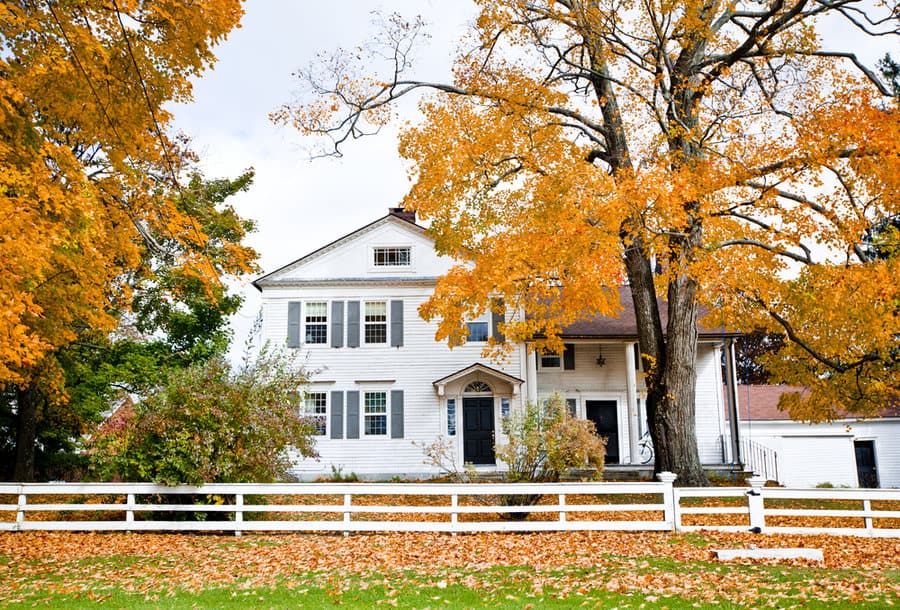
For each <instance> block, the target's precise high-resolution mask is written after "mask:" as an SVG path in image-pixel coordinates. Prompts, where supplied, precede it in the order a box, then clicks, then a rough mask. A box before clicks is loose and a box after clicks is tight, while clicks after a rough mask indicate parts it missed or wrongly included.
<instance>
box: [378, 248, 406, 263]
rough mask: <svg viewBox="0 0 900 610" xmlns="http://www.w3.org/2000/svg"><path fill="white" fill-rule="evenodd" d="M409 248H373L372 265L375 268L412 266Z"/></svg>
mask: <svg viewBox="0 0 900 610" xmlns="http://www.w3.org/2000/svg"><path fill="white" fill-rule="evenodd" d="M411 250H412V248H410V247H409V246H405V247H400V248H396V247H390V248H382V247H379V248H375V249H374V263H375V266H376V267H409V266H410V265H411V264H412V255H411Z"/></svg>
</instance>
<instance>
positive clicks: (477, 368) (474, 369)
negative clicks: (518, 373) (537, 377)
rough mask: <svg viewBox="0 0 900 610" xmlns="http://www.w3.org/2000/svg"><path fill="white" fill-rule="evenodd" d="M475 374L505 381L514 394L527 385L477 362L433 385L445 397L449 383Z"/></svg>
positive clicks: (521, 380)
mask: <svg viewBox="0 0 900 610" xmlns="http://www.w3.org/2000/svg"><path fill="white" fill-rule="evenodd" d="M473 373H479V374H483V375H484V376H486V377H491V378H493V379H499V380H500V381H505V382H506V383H508V384H510V385H511V386H512V388H513V394H518V393H519V386H521V385H522V384H523V383H525V380H524V379H519V378H518V377H515V376H513V375H510V374H508V373H504V372H503V371H501V370H499V369H495V368H492V367H489V366H487V365H486V364H482V363H480V362H476V363H474V364H470V365H469V366H467V367H465V368H462V369H459V370H458V371H456V372H455V373H450V374H449V375H447V376H446V377H441V378H440V379H436V380H435V381H433V382H432V384H433V385H434V387H435V389H437V392H438V395H439V396H443V395H444V387H445V386H446V385H447V384H448V383H453V382H454V381H458V380H460V379H462V378H463V377H466V376H468V375H471V374H473Z"/></svg>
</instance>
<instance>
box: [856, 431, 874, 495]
mask: <svg viewBox="0 0 900 610" xmlns="http://www.w3.org/2000/svg"><path fill="white" fill-rule="evenodd" d="M853 447H854V448H855V449H856V476H857V477H859V486H860V487H878V472H877V471H876V470H875V441H853Z"/></svg>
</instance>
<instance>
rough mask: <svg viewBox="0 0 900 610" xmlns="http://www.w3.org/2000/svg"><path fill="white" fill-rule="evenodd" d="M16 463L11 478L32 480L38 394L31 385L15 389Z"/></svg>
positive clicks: (18, 480)
mask: <svg viewBox="0 0 900 610" xmlns="http://www.w3.org/2000/svg"><path fill="white" fill-rule="evenodd" d="M16 410H17V415H16V463H15V466H14V468H13V480H14V481H17V482H20V483H27V482H30V481H33V480H34V454H35V445H36V444H37V411H38V394H37V390H35V389H34V387H33V386H27V387H25V388H21V387H20V388H17V389H16Z"/></svg>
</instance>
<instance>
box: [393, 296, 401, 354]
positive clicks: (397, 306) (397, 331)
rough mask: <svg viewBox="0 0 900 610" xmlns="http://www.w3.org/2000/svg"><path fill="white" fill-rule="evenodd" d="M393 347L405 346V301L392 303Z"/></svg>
mask: <svg viewBox="0 0 900 610" xmlns="http://www.w3.org/2000/svg"><path fill="white" fill-rule="evenodd" d="M391 345H392V346H393V347H400V346H401V345H403V301H391Z"/></svg>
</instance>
